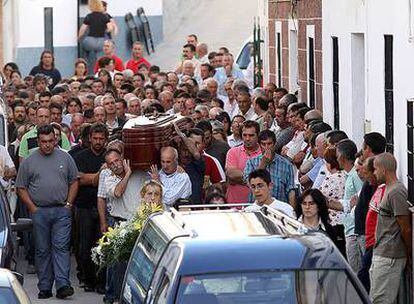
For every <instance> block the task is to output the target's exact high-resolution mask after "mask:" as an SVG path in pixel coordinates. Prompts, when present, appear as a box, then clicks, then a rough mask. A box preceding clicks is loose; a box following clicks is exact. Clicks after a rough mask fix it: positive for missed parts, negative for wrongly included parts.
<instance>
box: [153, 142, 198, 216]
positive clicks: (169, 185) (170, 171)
mask: <svg viewBox="0 0 414 304" xmlns="http://www.w3.org/2000/svg"><path fill="white" fill-rule="evenodd" d="M151 178H152V179H153V180H156V181H158V182H160V183H161V185H162V188H163V195H162V202H163V204H164V206H165V207H166V208H167V209H168V208H170V207H171V206H172V205H173V204H174V202H175V201H176V200H177V199H179V198H189V197H190V196H191V181H190V177H189V176H188V174H187V173H185V172H178V151H177V149H175V148H173V147H164V148H162V149H161V170H160V171H158V168H157V165H152V166H151Z"/></svg>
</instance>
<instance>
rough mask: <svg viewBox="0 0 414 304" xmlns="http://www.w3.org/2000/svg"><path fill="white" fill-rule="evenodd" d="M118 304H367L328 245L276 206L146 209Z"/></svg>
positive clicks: (360, 286) (357, 286)
mask: <svg viewBox="0 0 414 304" xmlns="http://www.w3.org/2000/svg"><path fill="white" fill-rule="evenodd" d="M121 296H122V298H121V303H129V304H130V303H171V304H172V303H179V304H187V303H194V304H204V303H209V304H210V303H211V304H215V303H219V304H221V303H223V304H227V303H237V304H243V303H246V304H247V303H254V304H267V303H280V304H282V303H283V304H288V303H312V304H317V303H338V304H340V303H352V304H359V303H370V300H369V298H368V296H367V294H366V292H365V290H364V288H363V287H362V285H361V284H360V283H359V281H358V279H357V278H356V276H355V275H354V274H353V273H352V271H351V269H350V268H349V266H348V264H347V262H346V261H345V260H344V258H343V257H342V255H341V254H340V252H339V251H338V249H337V248H336V247H335V246H334V244H333V243H332V242H331V241H330V240H329V239H328V238H327V237H326V236H325V235H324V234H321V233H308V232H306V229H303V228H302V226H301V224H300V223H298V222H297V221H295V220H293V219H291V218H289V217H287V216H286V215H283V214H282V213H280V212H278V211H275V210H270V208H269V210H264V211H259V212H245V211H242V210H200V211H184V212H176V211H174V210H171V212H163V213H157V214H154V215H152V216H151V217H150V218H149V219H148V221H147V223H146V225H145V227H144V229H143V231H142V232H141V234H140V237H139V238H138V240H137V243H136V245H135V248H134V251H133V253H132V255H131V258H130V261H129V264H128V268H127V271H126V274H125V278H124V283H123V288H122V292H121Z"/></svg>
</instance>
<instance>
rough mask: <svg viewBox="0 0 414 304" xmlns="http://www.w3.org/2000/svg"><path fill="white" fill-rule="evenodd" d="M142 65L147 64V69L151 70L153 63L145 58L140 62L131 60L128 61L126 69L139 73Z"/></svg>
mask: <svg viewBox="0 0 414 304" xmlns="http://www.w3.org/2000/svg"><path fill="white" fill-rule="evenodd" d="M141 64H145V65H146V66H147V68H148V69H149V68H150V67H151V63H149V62H148V60H147V59H145V58H141V59H139V60H135V59H133V58H132V59H130V60H128V62H127V64H126V68H127V69H130V70H132V72H134V74H135V73H137V72H138V67H139V66H140V65H141Z"/></svg>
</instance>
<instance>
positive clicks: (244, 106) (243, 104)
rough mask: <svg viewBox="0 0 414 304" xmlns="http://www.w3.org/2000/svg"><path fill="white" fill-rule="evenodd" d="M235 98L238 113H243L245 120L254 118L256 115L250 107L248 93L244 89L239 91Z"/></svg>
mask: <svg viewBox="0 0 414 304" xmlns="http://www.w3.org/2000/svg"><path fill="white" fill-rule="evenodd" d="M236 99H237V104H238V105H239V110H240V112H239V115H243V116H244V118H246V120H256V118H257V115H256V113H255V112H254V109H253V107H252V100H251V97H250V93H249V92H246V91H239V92H238V94H237V97H236Z"/></svg>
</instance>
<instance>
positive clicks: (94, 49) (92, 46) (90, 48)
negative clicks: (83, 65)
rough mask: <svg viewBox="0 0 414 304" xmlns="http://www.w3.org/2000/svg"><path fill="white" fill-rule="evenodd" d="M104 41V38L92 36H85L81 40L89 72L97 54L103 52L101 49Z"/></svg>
mask: <svg viewBox="0 0 414 304" xmlns="http://www.w3.org/2000/svg"><path fill="white" fill-rule="evenodd" d="M105 40H106V38H105V37H102V38H99V37H92V36H86V37H85V39H83V41H82V47H83V49H84V50H85V52H86V56H87V58H86V60H87V61H88V67H89V71H93V67H94V66H95V61H96V59H97V58H98V53H102V52H103V51H102V48H103V44H104V41H105Z"/></svg>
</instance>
